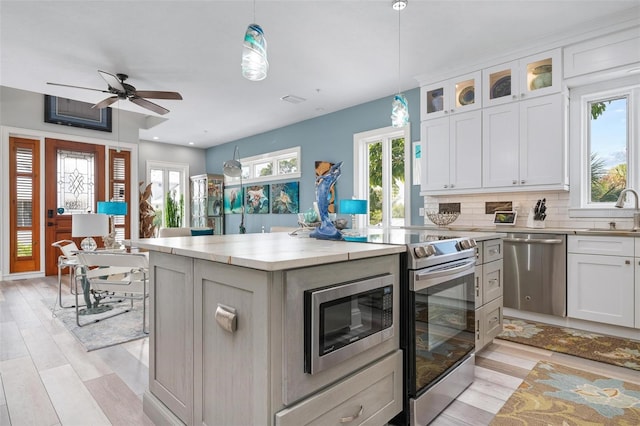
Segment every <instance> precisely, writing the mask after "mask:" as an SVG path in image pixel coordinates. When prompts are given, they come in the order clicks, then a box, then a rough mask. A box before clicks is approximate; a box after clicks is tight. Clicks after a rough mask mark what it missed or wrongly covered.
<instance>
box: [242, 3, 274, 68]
mask: <svg viewBox="0 0 640 426" xmlns="http://www.w3.org/2000/svg"><path fill="white" fill-rule="evenodd" d="M255 21H256V2H255V0H254V1H253V22H255ZM268 70H269V62H268V61H267V39H266V38H265V36H264V31H262V27H261V26H260V25H258V24H250V25H249V26H248V27H247V31H246V32H245V33H244V42H243V46H242V76H243V77H244V78H246V79H247V80H251V81H260V80H264V79H265V78H267V71H268Z"/></svg>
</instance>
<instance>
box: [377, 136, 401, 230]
mask: <svg viewBox="0 0 640 426" xmlns="http://www.w3.org/2000/svg"><path fill="white" fill-rule="evenodd" d="M391 176H392V189H391V192H392V197H393V198H395V197H397V196H398V193H399V191H400V186H399V185H398V184H397V182H400V183H404V138H399V139H394V140H393V141H392V144H391ZM382 202H383V200H382V143H372V144H369V224H370V225H377V224H379V223H381V222H382ZM393 209H394V210H398V209H399V210H398V211H394V212H392V217H404V206H403V205H395V206H394V207H393Z"/></svg>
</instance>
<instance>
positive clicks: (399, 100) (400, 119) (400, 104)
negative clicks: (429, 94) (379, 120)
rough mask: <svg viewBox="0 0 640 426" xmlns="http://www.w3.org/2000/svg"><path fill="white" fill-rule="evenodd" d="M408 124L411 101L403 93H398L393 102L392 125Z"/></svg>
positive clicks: (401, 125)
mask: <svg viewBox="0 0 640 426" xmlns="http://www.w3.org/2000/svg"><path fill="white" fill-rule="evenodd" d="M407 124H409V103H408V102H407V98H405V97H404V95H403V94H402V93H398V94H397V95H395V96H394V97H393V102H392V103H391V125H392V126H393V127H404V126H406V125H407Z"/></svg>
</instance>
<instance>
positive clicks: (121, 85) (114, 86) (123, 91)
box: [47, 70, 182, 115]
mask: <svg viewBox="0 0 640 426" xmlns="http://www.w3.org/2000/svg"><path fill="white" fill-rule="evenodd" d="M98 74H100V76H101V77H102V78H103V79H104V81H106V82H107V86H108V88H107V90H102V89H93V88H91V87H81V86H72V85H69V84H60V83H49V82H47V84H51V85H53V86H63V87H74V88H77V89H86V90H94V91H96V92H103V93H111V94H112V95H113V96H109V97H108V98H106V99H103V100H102V101H100V102H98V103H97V104H95V105H94V106H93V108H100V109H102V108H106V107H108V106H109V105H111V104H112V103H114V102H116V101H118V100H119V99H123V100H124V99H129V100H130V101H131V102H133V103H134V104H136V105H139V106H141V107H143V108H146V109H148V110H151V111H153V112H155V113H158V114H162V115H164V114H166V113H168V112H169V110H168V109H166V108H164V107H161V106H160V105H158V104H154V103H153V102H151V101H148V100H147V99H145V98H152V99H173V100H181V99H182V96H181V95H180V93H178V92H164V91H158V90H136V88H135V87H133V86H132V85H130V84H128V83H125V82H124V81H125V80H126V79H127V78H129V76H128V75H126V74H115V75H113V74H110V73H108V72H104V71H100V70H98Z"/></svg>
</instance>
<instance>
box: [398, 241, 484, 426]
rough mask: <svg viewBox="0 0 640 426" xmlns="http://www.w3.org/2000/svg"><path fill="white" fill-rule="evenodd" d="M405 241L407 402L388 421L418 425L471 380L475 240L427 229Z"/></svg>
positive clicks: (402, 336)
mask: <svg viewBox="0 0 640 426" xmlns="http://www.w3.org/2000/svg"><path fill="white" fill-rule="evenodd" d="M406 241H407V257H406V265H405V274H404V276H405V279H404V280H403V281H401V294H402V297H403V299H402V300H401V312H400V317H401V319H402V320H401V323H400V325H399V326H400V328H401V334H400V346H401V348H402V349H403V351H404V363H405V365H404V382H405V389H404V390H405V404H404V410H403V412H402V413H401V414H400V415H398V416H397V417H396V418H394V419H393V421H392V422H391V423H392V424H398V425H420V426H422V425H426V424H428V423H429V422H431V421H432V420H433V419H434V418H435V417H436V416H437V415H438V414H440V412H441V411H442V410H444V408H446V406H447V405H449V404H450V403H451V402H452V401H454V400H455V399H456V397H457V396H458V395H459V394H460V393H462V391H464V390H465V389H466V388H467V387H468V386H469V385H470V384H471V383H472V382H473V380H474V365H475V363H474V351H475V291H474V290H475V263H476V256H475V247H476V242H475V241H474V240H472V239H468V238H455V237H450V236H447V235H446V234H445V235H438V234H435V235H429V234H428V233H427V232H422V233H415V235H413V236H411V237H406Z"/></svg>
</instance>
